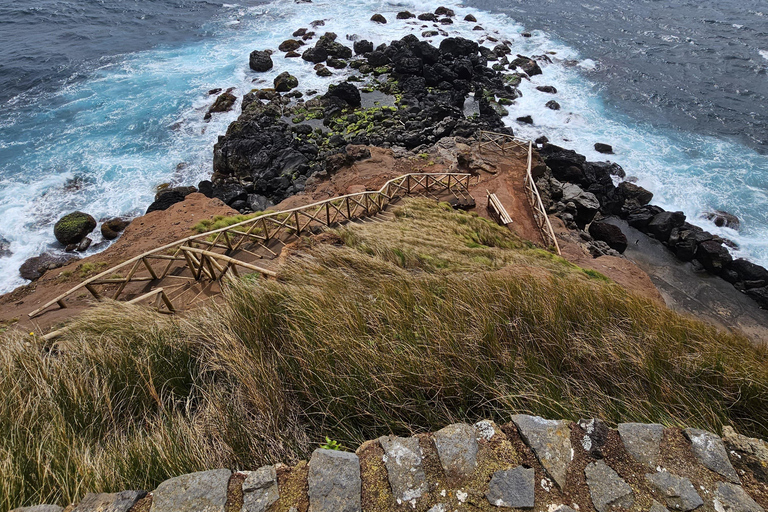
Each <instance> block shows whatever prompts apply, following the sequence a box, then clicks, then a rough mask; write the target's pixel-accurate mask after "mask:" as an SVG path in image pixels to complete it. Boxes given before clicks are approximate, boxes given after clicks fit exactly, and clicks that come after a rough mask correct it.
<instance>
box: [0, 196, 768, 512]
mask: <svg viewBox="0 0 768 512" xmlns="http://www.w3.org/2000/svg"><path fill="white" fill-rule="evenodd" d="M396 213H397V220H396V221H392V222H387V223H382V224H378V223H376V224H362V225H351V226H349V227H347V228H343V229H341V230H340V231H339V232H338V234H339V236H340V240H343V241H344V245H341V244H340V243H339V244H313V243H304V244H303V245H304V248H303V249H302V250H300V251H298V252H297V253H296V254H295V256H294V257H293V258H291V259H290V262H289V263H288V266H287V267H286V268H285V269H284V270H283V272H282V278H281V279H280V280H279V281H276V282H275V281H272V282H267V283H265V282H263V281H258V282H251V281H249V280H248V279H246V280H244V282H243V283H242V284H241V285H239V286H238V287H236V288H234V289H232V290H231V291H230V293H229V295H228V298H227V301H226V303H225V304H224V305H222V306H218V307H216V308H210V309H205V310H200V311H197V312H195V313H194V314H192V315H190V316H189V317H188V318H186V319H184V320H178V319H171V318H166V317H161V316H159V315H155V314H153V313H149V312H147V311H146V310H144V309H141V308H138V307H132V306H126V305H124V304H108V305H105V306H103V307H101V308H99V309H96V310H94V311H93V312H91V313H89V314H88V315H87V316H84V317H83V318H81V319H80V320H78V321H77V324H76V326H75V328H74V329H73V330H72V331H71V332H70V333H69V334H67V335H66V338H65V339H64V340H63V341H62V343H63V345H64V346H65V347H66V350H62V351H61V352H60V353H55V354H51V353H49V352H47V351H46V350H44V349H43V348H42V347H41V346H40V345H38V344H37V343H32V344H31V345H28V344H27V343H26V341H28V340H25V339H23V337H22V336H21V335H19V334H13V335H11V334H6V335H4V336H5V338H3V339H2V341H1V343H2V345H0V510H6V509H8V508H12V507H13V506H18V505H21V504H32V503H40V502H51V501H59V502H60V503H61V504H67V503H70V502H72V501H74V500H77V499H79V498H80V497H82V495H83V494H84V493H85V492H86V491H89V490H90V491H95V490H121V489H125V488H144V489H152V488H154V486H156V485H157V484H158V483H159V482H160V481H162V480H163V479H165V478H167V477H169V476H174V475H177V474H181V473H184V472H189V471H195V470H199V469H204V468H211V467H219V466H226V467H232V468H244V469H252V468H255V467H257V466H259V465H261V464H264V463H268V462H276V461H280V460H281V461H284V462H293V461H295V460H297V458H301V457H306V456H307V455H308V454H309V453H310V452H311V450H312V449H313V448H314V447H315V446H317V443H318V442H321V441H322V440H323V438H324V436H326V435H328V436H330V437H331V438H334V439H338V440H340V441H341V442H342V443H343V444H345V445H347V446H356V444H357V443H359V442H360V441H362V440H364V439H370V438H374V437H376V436H378V435H381V434H386V433H389V432H395V433H398V434H403V435H404V434H408V433H409V432H412V431H415V430H430V429H437V428H440V427H442V426H444V425H445V424H447V423H449V422H453V421H460V420H465V421H476V420H478V419H480V418H485V417H491V418H494V419H496V420H497V421H500V422H504V421H507V419H508V416H509V415H510V414H512V413H517V412H528V413H534V414H539V415H543V416H546V417H550V418H569V419H573V420H575V419H578V418H579V417H592V416H599V417H602V418H604V419H606V420H608V421H612V422H620V421H630V420H634V421H659V422H662V423H665V424H667V425H683V424H684V425H692V426H699V427H704V428H708V429H712V430H718V429H719V428H720V427H721V426H722V425H723V424H725V423H736V424H737V425H738V428H739V430H740V431H742V432H744V433H748V434H753V435H758V436H761V437H763V438H768V425H766V424H765V423H764V421H765V418H768V355H767V354H766V352H765V351H764V350H762V351H761V350H759V349H757V348H755V347H753V346H752V345H751V344H750V343H749V342H748V341H747V340H745V339H742V338H739V337H735V336H731V335H726V334H723V333H719V332H717V331H716V330H714V329H713V328H710V327H708V326H706V325H704V324H702V323H699V322H696V321H693V320H689V319H686V318H683V317H681V316H679V315H676V314H674V313H672V312H670V311H669V310H667V309H664V308H662V307H659V306H657V305H655V304H653V303H651V302H648V301H646V300H643V299H639V298H637V297H634V296H632V295H630V294H628V293H626V292H625V291H624V290H623V289H621V288H620V287H618V286H617V285H615V284H612V283H610V282H608V281H607V280H606V279H605V278H603V277H602V276H600V275H599V274H594V273H590V274H587V273H586V272H584V271H583V270H581V269H579V268H577V267H574V266H573V265H570V264H568V263H567V262H564V261H563V260H561V259H560V258H557V257H553V256H552V255H550V254H549V253H546V252H544V251H541V250H538V249H534V248H531V247H529V246H528V245H526V244H525V243H523V242H521V241H519V240H517V239H516V238H515V237H514V236H513V235H511V234H510V233H509V232H508V231H506V230H504V229H502V228H499V227H497V226H495V225H492V224H490V223H488V222H486V221H484V220H483V219H481V218H478V217H476V216H474V215H470V214H466V213H459V212H454V211H452V210H450V209H449V208H445V207H443V206H439V205H435V204H434V203H432V202H429V201H423V200H412V201H408V202H406V203H404V204H403V205H402V206H400V207H399V209H398V210H397V211H396ZM761 421H762V423H761Z"/></svg>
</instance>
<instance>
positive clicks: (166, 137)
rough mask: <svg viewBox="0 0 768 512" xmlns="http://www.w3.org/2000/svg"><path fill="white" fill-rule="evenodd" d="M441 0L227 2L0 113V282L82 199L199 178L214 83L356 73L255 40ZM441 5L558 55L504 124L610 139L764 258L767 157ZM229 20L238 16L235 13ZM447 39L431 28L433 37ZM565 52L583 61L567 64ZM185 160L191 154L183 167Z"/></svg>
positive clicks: (209, 146)
mask: <svg viewBox="0 0 768 512" xmlns="http://www.w3.org/2000/svg"><path fill="white" fill-rule="evenodd" d="M443 3H445V2H444V1H442V0H441V1H432V0H426V1H419V2H415V1H408V0H405V1H400V2H398V3H397V4H396V5H395V4H394V3H384V2H381V1H379V0H364V1H358V2H354V4H353V3H351V2H349V1H337V2H322V1H317V0H316V1H315V2H313V3H302V4H296V3H293V2H282V1H280V2H273V3H270V4H266V5H256V6H249V7H242V6H239V5H236V4H224V6H223V7H225V8H227V9H230V10H229V11H228V12H227V16H229V18H228V19H223V20H220V21H217V22H216V23H215V24H213V25H212V26H211V27H209V29H210V30H209V32H210V33H211V34H213V35H212V37H210V38H208V39H206V40H203V41H200V42H196V43H194V44H189V45H186V46H181V47H177V48H164V49H156V50H152V51H147V52H142V53H137V54H133V55H127V56H125V57H124V58H123V59H122V60H121V61H120V63H119V64H117V65H115V64H109V65H104V66H102V67H100V68H99V69H97V70H95V71H94V75H93V77H92V78H91V79H89V80H87V81H85V82H73V83H71V84H69V85H68V86H67V87H66V88H64V89H63V90H62V91H60V92H59V93H58V94H56V95H54V96H53V97H50V98H47V99H45V101H40V102H39V105H33V106H32V108H30V109H27V110H18V111H14V112H7V113H6V114H4V115H5V116H6V117H5V119H3V121H2V123H3V130H4V137H3V139H4V140H3V142H2V144H3V146H2V147H0V151H2V152H4V153H2V154H0V218H1V219H2V222H1V223H0V236H2V237H4V238H6V239H8V240H10V241H11V250H12V251H13V253H14V254H13V256H11V257H10V258H3V259H0V292H4V291H9V290H10V289H12V288H13V287H14V286H17V285H20V284H23V282H24V281H23V280H22V279H21V278H20V277H19V276H18V271H17V269H18V267H19V265H20V264H21V263H22V262H23V261H24V260H25V259H26V258H29V257H31V256H34V255H37V254H40V253H41V252H43V251H45V250H49V249H50V248H51V246H50V244H51V243H52V242H53V234H52V228H53V223H54V222H55V221H56V220H57V218H58V217H59V216H61V215H62V214H63V213H66V212H67V211H71V210H74V209H81V210H84V211H87V212H89V213H91V214H92V215H94V216H95V217H96V218H97V219H99V218H102V217H110V216H116V215H125V214H140V213H142V212H143V211H144V209H145V208H146V207H147V205H148V204H149V203H150V202H151V201H152V196H153V195H154V187H155V186H156V185H158V184H160V183H163V182H171V183H173V184H195V183H197V181H199V180H201V179H206V178H208V177H209V176H210V173H211V170H212V169H211V167H212V154H213V144H214V143H215V142H216V139H217V137H218V136H219V135H221V134H223V133H225V131H226V129H227V126H228V125H229V124H230V123H231V122H232V121H234V120H235V119H236V118H237V113H238V111H239V109H240V107H239V102H238V104H237V105H236V106H235V109H234V110H233V111H232V112H229V113H224V114H216V115H214V117H213V119H212V120H211V122H209V123H205V122H203V120H202V117H203V114H204V113H205V110H206V109H207V107H208V106H209V105H210V104H211V102H212V101H213V98H212V97H210V96H208V95H207V91H208V90H210V89H214V88H227V87H236V91H235V92H236V94H237V95H238V96H242V95H243V94H244V93H246V92H247V91H249V90H250V89H251V88H253V87H264V86H271V84H272V80H273V79H274V78H275V77H276V76H277V75H278V74H279V73H281V72H283V71H288V72H290V73H291V74H293V75H295V76H296V77H298V79H299V82H300V88H301V89H302V90H304V91H307V90H310V89H315V90H318V91H321V92H322V91H324V90H325V89H326V88H327V87H328V85H329V84H330V83H337V82H340V81H343V80H344V79H346V77H347V76H348V74H349V73H350V72H351V71H349V70H345V71H334V76H333V77H331V78H320V77H318V76H317V75H316V74H315V72H314V70H313V69H312V65H311V64H309V63H307V62H304V61H302V60H301V59H284V58H283V55H282V53H281V52H276V53H275V54H274V55H273V60H274V62H275V67H274V68H273V69H272V70H270V71H269V72H266V73H253V72H252V71H250V70H249V68H248V54H249V52H250V51H252V50H254V49H267V48H271V49H276V48H277V46H278V45H279V44H280V42H282V41H283V40H285V39H287V38H289V37H291V34H292V32H293V31H294V30H296V29H297V28H300V27H309V24H310V22H311V21H313V20H317V19H323V20H325V25H324V26H322V27H319V28H317V29H315V30H316V31H317V32H319V33H322V32H323V31H332V32H335V33H337V34H338V36H339V40H340V41H342V42H344V43H346V44H348V45H350V46H351V42H349V41H348V40H347V36H352V35H353V34H354V35H357V36H359V37H361V38H365V39H368V40H371V41H372V42H373V43H374V44H375V45H378V44H381V43H385V42H387V43H388V42H390V41H392V40H394V39H400V38H401V37H403V36H404V35H406V34H408V33H413V34H416V35H420V34H421V32H422V31H423V30H424V29H423V28H422V23H421V22H416V21H414V20H396V19H395V15H396V13H397V12H398V11H400V10H406V9H407V10H410V11H412V12H424V11H434V9H435V8H436V7H438V6H439V5H441V4H443ZM352 5H353V6H354V9H353V14H352V15H350V6H352ZM448 5H449V6H450V7H452V8H453V9H454V10H455V11H456V14H457V16H456V18H454V20H455V23H454V24H453V25H440V26H439V28H440V29H442V30H445V31H446V32H447V33H448V34H449V35H460V36H463V37H467V38H472V39H477V38H484V37H485V36H486V35H487V34H494V35H495V37H496V38H500V37H499V36H502V37H503V38H504V39H508V40H510V41H511V42H512V46H513V48H512V51H513V54H518V53H519V54H523V55H541V54H544V52H554V54H553V55H552V54H550V55H551V57H552V59H553V63H552V64H544V63H542V66H543V68H544V74H543V75H540V76H535V77H533V78H532V79H531V81H530V82H528V81H525V80H524V81H523V84H522V85H521V90H522V92H523V97H522V98H520V99H518V100H517V102H516V104H515V105H512V106H510V107H509V110H510V116H509V118H507V121H506V122H507V123H508V124H509V125H510V126H512V127H513V128H514V129H515V131H516V133H517V134H519V135H521V136H524V137H529V138H536V137H538V136H540V135H546V136H547V137H549V139H550V140H552V141H553V142H555V143H557V144H561V145H563V146H565V147H569V148H573V149H576V150H578V151H580V152H581V153H583V154H585V155H587V157H588V158H590V159H594V160H598V159H599V160H603V159H605V156H604V155H600V154H598V153H596V152H595V151H594V148H593V145H594V143H595V142H607V143H610V144H612V145H613V146H614V148H615V151H616V155H615V156H614V157H612V158H613V159H614V160H616V161H617V162H618V163H619V164H621V165H622V166H623V167H624V168H625V169H626V171H627V172H628V173H629V174H631V175H635V176H637V177H638V179H639V182H640V184H642V185H643V186H645V187H647V188H649V189H650V190H651V191H653V192H654V193H655V199H654V201H655V202H656V203H657V204H659V205H661V206H663V207H664V208H667V209H682V210H683V211H685V212H686V214H687V215H688V216H689V217H690V218H692V219H694V220H695V219H696V218H697V216H698V214H699V213H700V212H701V211H703V210H705V209H710V208H720V209H724V210H728V211H731V212H732V213H734V214H736V215H737V216H739V217H740V218H741V219H742V221H743V226H744V227H743V229H742V232H741V233H738V234H737V233H733V232H730V233H726V232H725V231H722V230H718V229H716V228H714V226H713V225H711V224H710V223H707V222H706V221H701V220H696V222H698V223H700V224H701V225H703V226H705V227H707V229H712V230H714V231H716V232H719V233H722V234H724V235H727V236H729V237H731V238H734V239H735V240H736V241H737V242H738V243H739V244H741V247H742V251H743V254H744V255H747V256H749V257H751V258H752V259H754V260H756V261H758V262H760V263H762V264H764V265H766V264H768V244H767V243H766V240H768V218H767V217H766V216H768V197H766V190H768V183H766V182H765V179H766V178H765V172H764V169H765V168H768V165H766V159H765V157H761V156H759V155H757V154H755V153H754V152H752V151H751V150H749V149H747V148H744V147H741V146H738V145H735V144H732V143H729V142H726V141H722V140H718V139H715V138H711V137H709V138H707V137H699V136H696V135H691V134H685V133H675V132H669V133H666V132H665V133H662V132H659V131H657V130H654V129H652V128H651V127H649V126H645V125H643V124H642V123H639V122H638V121H636V120H633V119H629V118H626V117H624V116H623V115H622V114H620V113H619V112H616V111H615V110H614V109H612V108H611V106H610V105H606V104H605V103H604V102H603V100H602V99H601V97H600V91H599V88H598V87H597V86H596V85H595V84H593V83H591V82H590V81H589V80H588V79H587V78H586V75H587V74H588V73H589V72H590V71H591V70H593V69H595V68H596V66H597V63H596V62H594V61H592V60H591V59H584V58H583V57H582V56H580V55H579V54H578V52H576V51H575V50H574V49H573V48H571V47H569V46H567V45H565V44H562V43H561V42H559V41H557V40H554V39H552V38H550V37H549V36H548V35H547V34H546V33H543V32H541V31H535V32H534V33H533V37H530V38H525V37H521V36H520V32H522V31H524V27H523V26H522V25H520V24H519V23H517V22H516V21H514V20H511V19H509V18H508V17H506V16H504V15H500V14H490V13H486V12H483V11H479V10H477V9H471V8H466V7H463V6H451V5H450V4H448ZM377 12H378V13H381V14H383V15H384V16H385V17H386V18H387V20H388V23H387V24H385V25H384V24H377V23H374V22H371V21H369V18H370V17H371V15H372V14H373V13H377ZM466 14H473V15H475V16H476V17H477V18H478V20H479V22H478V23H479V24H480V25H482V26H483V27H484V29H485V31H484V32H479V31H473V30H472V27H473V26H474V25H475V23H468V22H463V21H462V20H463V17H464V16H465V15H466ZM237 20H239V22H240V23H237V24H234V25H230V24H229V23H231V22H232V21H237ZM441 39H442V37H441V36H437V37H432V38H430V39H429V40H430V41H431V42H432V43H433V44H435V45H437V44H439V42H440V40H441ZM484 44H485V45H486V46H489V47H490V46H493V44H495V43H491V42H485V43H484ZM761 55H762V56H763V57H766V58H768V53H764V52H763V51H761ZM573 61H576V62H577V63H578V66H576V67H572V66H571V63H572V62H573ZM543 84H548V85H554V86H556V87H557V89H558V93H557V94H556V95H554V96H553V95H549V94H544V93H541V92H539V91H537V90H535V86H536V85H543ZM551 99H556V100H557V101H558V102H560V104H561V105H562V109H561V110H559V111H552V110H549V109H547V108H545V107H544V104H545V103H546V102H547V101H549V100H551ZM523 115H532V116H533V119H534V123H535V124H534V125H533V126H530V125H524V124H519V123H517V122H515V121H514V119H515V118H516V117H518V116H523ZM5 134H8V136H6V135H5ZM10 152H13V153H10ZM7 155H11V156H12V157H13V158H6V157H7ZM180 163H184V164H185V166H182V167H179V168H177V166H178V164H180ZM3 166H4V167H3ZM76 176H82V177H84V178H85V185H84V186H83V188H82V189H80V190H79V191H76V192H65V191H64V188H65V185H66V184H67V182H68V180H71V179H73V178H74V177H76ZM95 241H97V242H98V235H97V239H96V240H95ZM94 251H95V249H94V250H93V251H91V253H92V252H94Z"/></svg>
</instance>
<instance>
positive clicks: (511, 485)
mask: <svg viewBox="0 0 768 512" xmlns="http://www.w3.org/2000/svg"><path fill="white" fill-rule="evenodd" d="M535 490H536V477H535V475H534V470H533V468H524V467H522V466H517V467H516V468H514V469H508V470H506V471H496V472H495V473H494V474H493V476H492V477H491V482H490V483H489V484H488V492H487V493H485V497H486V498H487V499H488V501H489V502H490V503H491V505H496V506H497V507H512V508H533V505H534V491H535Z"/></svg>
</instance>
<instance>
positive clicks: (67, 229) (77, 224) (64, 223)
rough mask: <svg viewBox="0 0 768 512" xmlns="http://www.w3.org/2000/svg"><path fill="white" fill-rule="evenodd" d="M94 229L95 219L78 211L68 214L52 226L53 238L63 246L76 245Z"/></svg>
mask: <svg viewBox="0 0 768 512" xmlns="http://www.w3.org/2000/svg"><path fill="white" fill-rule="evenodd" d="M95 228H96V219H94V218H93V217H92V216H90V215H88V214H87V213H83V212H80V211H76V212H72V213H68V214H67V215H65V216H63V217H62V218H61V219H59V220H58V222H56V224H55V225H54V226H53V236H55V237H56V240H58V241H59V243H61V244H63V245H69V244H77V243H80V241H81V240H82V239H83V238H85V236H86V235H87V234H88V233H90V232H91V231H93V230H94V229H95Z"/></svg>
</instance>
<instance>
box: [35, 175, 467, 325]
mask: <svg viewBox="0 0 768 512" xmlns="http://www.w3.org/2000/svg"><path fill="white" fill-rule="evenodd" d="M412 176H413V177H414V180H411V177H412ZM470 176H471V175H470V174H467V173H412V174H404V175H402V176H398V177H397V178H393V179H391V180H389V181H387V182H386V183H384V185H382V187H381V188H380V189H379V190H374V191H365V192H357V193H353V194H346V195H342V196H336V197H332V198H330V199H325V200H323V201H317V202H314V203H311V204H308V205H305V206H298V207H295V208H291V209H288V210H278V211H274V212H270V213H266V214H264V215H259V216H257V217H253V218H251V219H246V220H244V221H241V222H238V223H236V224H232V225H230V226H226V227H223V228H219V229H215V230H212V231H207V232H205V233H200V234H197V235H192V236H188V237H185V238H182V239H180V240H176V241H175V242H172V243H170V244H166V245H163V246H161V247H157V248H155V249H152V250H151V251H147V252H144V253H142V254H140V255H138V256H135V257H133V258H130V259H128V260H126V261H124V262H122V263H120V264H118V265H115V266H113V267H111V268H109V269H108V270H105V271H103V272H101V273H99V274H96V275H95V276H93V277H90V278H88V279H86V280H85V281H83V282H81V283H80V284H78V285H77V286H75V287H73V288H70V289H69V290H67V291H66V292H64V293H62V294H61V295H59V296H58V297H56V298H55V299H53V300H51V301H49V302H47V303H46V304H44V305H42V306H41V307H39V308H37V309H35V310H34V311H32V312H31V313H29V316H30V317H34V316H36V315H39V314H40V313H41V312H43V311H44V310H46V309H47V308H49V307H51V306H53V305H54V304H58V305H59V306H60V307H66V306H65V303H64V302H63V301H64V299H65V298H67V297H69V296H70V295H72V294H74V293H75V292H77V291H79V290H82V289H83V288H85V289H86V290H87V291H88V292H90V293H91V295H93V296H94V298H96V299H97V300H100V299H101V296H100V295H99V294H98V292H97V291H96V290H95V289H94V286H95V285H102V284H110V281H111V282H112V283H115V284H119V286H118V289H117V292H116V293H115V294H114V298H115V299H117V298H118V297H119V296H120V294H121V293H122V292H123V290H124V288H125V286H126V285H127V284H128V283H130V282H132V280H133V279H135V280H136V281H142V282H146V281H148V279H147V278H146V277H135V278H134V273H135V272H136V271H137V270H138V268H139V265H140V264H143V265H144V266H145V267H146V268H147V270H148V271H149V273H150V274H151V277H152V281H154V280H161V279H163V278H165V277H166V276H167V275H168V272H169V271H170V269H171V266H172V265H173V263H174V262H175V261H180V262H186V264H187V266H188V267H189V268H190V270H191V271H192V273H193V275H194V276H195V279H197V280H199V279H201V278H202V277H203V276H204V275H205V276H207V277H209V278H214V277H215V276H214V275H213V270H212V269H206V268H205V267H204V266H203V261H204V260H205V261H206V262H209V261H210V259H213V260H219V261H223V262H225V263H226V264H227V265H228V267H227V268H229V267H231V266H233V265H236V266H241V267H244V268H247V269H249V270H252V271H254V272H259V273H261V274H262V275H264V276H269V277H273V276H275V275H276V274H275V272H273V271H271V270H267V269H264V268H261V267H258V266H256V265H252V264H250V263H246V262H243V261H241V260H238V259H237V258H232V257H230V256H228V255H222V254H218V253H215V252H212V251H210V250H203V249H198V248H194V247H192V246H191V244H193V243H199V244H203V245H206V246H207V247H208V248H209V249H213V248H214V247H218V248H221V249H225V250H227V252H230V251H235V250H238V249H239V248H240V245H241V244H242V243H243V242H244V241H245V240H246V239H248V238H250V239H251V240H255V241H254V243H259V244H261V245H262V246H263V247H264V249H266V250H267V251H269V252H270V253H272V254H275V253H274V251H272V250H271V249H270V248H269V247H268V246H267V244H268V243H269V242H271V241H273V240H277V241H281V240H279V238H278V235H279V233H280V231H282V230H292V231H294V233H292V234H296V235H298V234H299V233H300V232H301V231H304V230H306V229H307V228H308V227H309V225H310V224H311V223H312V222H317V223H319V224H321V225H324V226H328V225H330V224H334V223H336V222H337V219H338V218H339V217H340V218H341V219H340V220H341V221H348V220H352V219H353V218H356V217H359V216H368V215H371V214H376V213H378V212H379V211H381V210H382V209H383V208H384V207H385V206H386V205H387V204H389V203H390V202H391V201H392V200H393V199H394V198H396V197H398V196H399V195H407V194H411V193H413V192H414V190H417V189H418V187H419V186H421V187H423V188H424V189H425V191H428V190H429V187H430V180H431V184H432V186H435V185H439V186H441V187H443V188H444V189H445V190H449V191H451V188H452V187H453V186H456V187H464V188H466V187H467V186H468V185H469V178H470ZM451 177H455V178H456V179H455V180H454V181H455V184H453V185H452V184H451ZM459 177H461V178H466V179H467V182H466V185H465V184H464V183H462V182H461V180H459ZM445 178H448V183H447V184H446V183H444V182H443V181H442V180H445ZM414 181H415V183H413V182H414ZM403 182H406V183H407V185H406V186H403ZM400 191H402V192H401V193H398V192H400ZM335 203H338V205H339V206H338V207H337V206H336V204H335ZM350 203H352V204H350ZM331 207H333V209H334V210H335V211H336V212H338V213H337V214H334V216H333V218H331V215H330V208H331ZM358 207H360V208H362V210H363V212H362V213H361V214H358V211H359V210H358ZM345 210H346V216H345ZM323 212H325V213H326V215H322V213H323ZM299 214H301V215H303V216H305V217H306V218H307V220H306V223H304V224H302V223H301V221H300V219H299ZM291 221H293V222H295V225H291V223H290V222H291ZM329 223H330V224H329ZM270 226H271V229H273V231H271V232H270ZM246 227H247V228H248V229H246V230H245V231H240V229H242V228H246ZM257 227H260V228H261V229H262V231H263V233H262V234H261V235H255V234H253V233H252V231H254V229H256V228H257ZM229 235H234V236H239V237H240V239H239V240H238V241H237V243H235V244H232V243H231V241H230V239H229ZM212 236H213V237H215V239H214V241H213V242H210V241H209V239H210V237H212ZM221 236H223V237H224V238H225V240H226V242H227V244H226V245H222V244H219V243H218V240H219V238H220V237H221ZM262 238H263V240H262ZM168 251H173V255H172V256H170V255H168V254H166V253H167V252H168ZM180 252H182V253H183V255H180V254H179V253H180ZM194 255H198V256H200V258H201V260H200V261H199V262H196V256H194ZM148 258H157V259H165V260H168V265H167V267H165V270H164V271H162V272H159V273H158V272H156V271H155V270H154V269H153V268H152V267H151V265H150V264H149V263H148V260H147V259H148ZM131 265H133V267H130V266H131ZM126 267H130V268H131V270H130V271H129V272H128V275H127V276H125V277H122V276H121V277H120V278H119V279H115V278H107V276H110V275H114V274H115V273H116V272H117V271H119V270H122V269H125V268H126ZM223 274H224V272H222V275H223ZM219 277H221V276H219Z"/></svg>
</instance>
